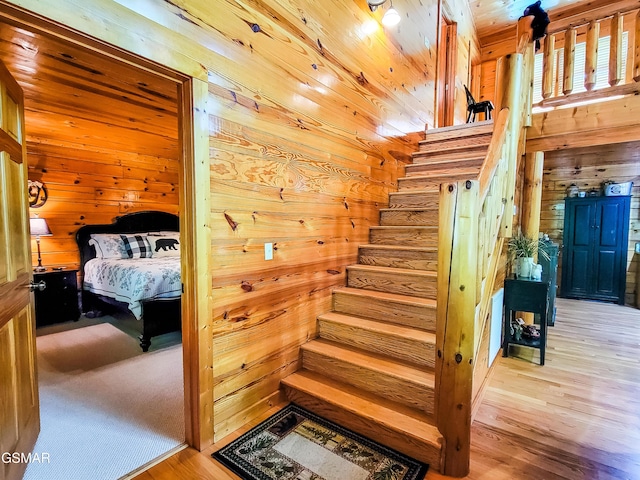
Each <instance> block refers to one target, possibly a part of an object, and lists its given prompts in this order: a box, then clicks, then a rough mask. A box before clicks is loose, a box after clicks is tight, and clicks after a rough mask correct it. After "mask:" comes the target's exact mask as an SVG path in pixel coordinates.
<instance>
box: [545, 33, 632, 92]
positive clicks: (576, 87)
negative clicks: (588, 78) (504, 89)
mask: <svg viewBox="0 0 640 480" xmlns="http://www.w3.org/2000/svg"><path fill="white" fill-rule="evenodd" d="M610 40H611V38H610V37H601V38H600V39H598V66H597V70H596V85H595V87H594V90H598V89H600V88H607V87H608V86H609V44H610ZM627 45H628V35H627V32H623V34H622V52H623V54H622V78H623V79H624V78H625V74H626V71H627V55H626V51H627ZM586 49H587V44H586V43H584V42H582V43H578V44H576V50H575V58H574V62H575V66H574V69H573V90H572V92H571V93H580V92H586V91H587V89H586V88H585V87H584V64H585V58H586ZM542 56H543V54H542V53H537V54H536V56H535V59H534V70H533V71H534V74H533V103H534V104H536V103H538V102H540V101H542V64H543V60H542ZM553 68H554V78H557V79H558V94H559V95H562V79H563V78H564V49H562V48H558V49H556V55H555V63H554V66H553ZM556 69H558V71H557V72H556ZM623 81H624V80H623Z"/></svg>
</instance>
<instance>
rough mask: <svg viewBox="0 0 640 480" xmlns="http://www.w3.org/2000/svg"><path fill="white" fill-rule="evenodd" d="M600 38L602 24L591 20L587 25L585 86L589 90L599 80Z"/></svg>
mask: <svg viewBox="0 0 640 480" xmlns="http://www.w3.org/2000/svg"><path fill="white" fill-rule="evenodd" d="M598 38H600V24H599V23H598V22H597V21H595V20H591V22H590V23H589V26H588V27H587V51H586V53H585V61H584V88H586V89H587V91H589V92H590V91H591V90H593V87H595V86H596V81H597V75H596V72H597V69H598Z"/></svg>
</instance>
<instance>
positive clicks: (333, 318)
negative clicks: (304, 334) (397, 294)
mask: <svg viewBox="0 0 640 480" xmlns="http://www.w3.org/2000/svg"><path fill="white" fill-rule="evenodd" d="M318 319H322V320H326V321H330V322H336V323H341V324H344V325H349V326H351V327H355V328H362V329H365V330H369V331H372V332H377V333H380V334H386V335H393V336H396V337H403V338H406V339H408V340H414V341H417V342H424V343H435V341H436V336H435V334H433V333H431V332H428V331H426V330H419V329H416V328H411V327H405V326H403V325H398V324H396V323H388V322H382V321H379V320H373V319H370V318H365V317H357V316H355V315H347V314H344V313H340V312H327V313H324V314H322V315H320V316H319V317H318Z"/></svg>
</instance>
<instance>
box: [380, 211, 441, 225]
mask: <svg viewBox="0 0 640 480" xmlns="http://www.w3.org/2000/svg"><path fill="white" fill-rule="evenodd" d="M438 214H439V213H438V210H435V209H433V208H381V209H380V226H383V227H384V226H387V227H391V226H396V227H398V226H424V227H437V226H438V221H439V220H438Z"/></svg>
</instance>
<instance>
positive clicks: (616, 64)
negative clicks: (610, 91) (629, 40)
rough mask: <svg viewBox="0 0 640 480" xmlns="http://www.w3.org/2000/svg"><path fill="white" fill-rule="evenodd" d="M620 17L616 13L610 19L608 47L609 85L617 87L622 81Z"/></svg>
mask: <svg viewBox="0 0 640 480" xmlns="http://www.w3.org/2000/svg"><path fill="white" fill-rule="evenodd" d="M622 26H623V22H622V15H621V14H620V13H616V14H615V15H614V16H613V18H612V19H611V43H610V45H609V85H611V86H612V87H613V86H615V85H618V84H619V83H620V81H621V80H622Z"/></svg>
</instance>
